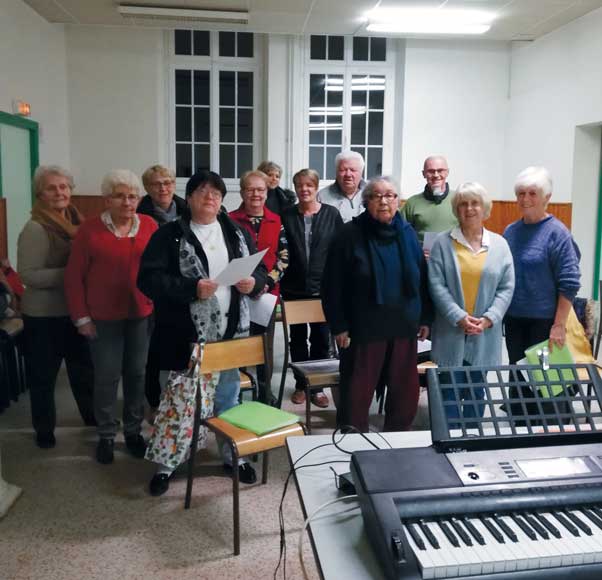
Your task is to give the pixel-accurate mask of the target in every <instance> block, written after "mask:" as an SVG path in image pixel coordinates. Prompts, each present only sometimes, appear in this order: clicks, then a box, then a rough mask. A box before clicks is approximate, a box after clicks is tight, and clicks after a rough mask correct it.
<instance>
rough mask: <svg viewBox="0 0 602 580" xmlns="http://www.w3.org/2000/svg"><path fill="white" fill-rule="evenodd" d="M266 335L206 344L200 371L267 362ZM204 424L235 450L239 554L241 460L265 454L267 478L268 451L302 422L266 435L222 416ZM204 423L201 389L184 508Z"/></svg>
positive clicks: (235, 517)
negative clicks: (248, 429)
mask: <svg viewBox="0 0 602 580" xmlns="http://www.w3.org/2000/svg"><path fill="white" fill-rule="evenodd" d="M266 350H267V349H266V338H265V335H259V336H251V337H248V338H237V339H232V340H223V341H220V342H213V343H207V344H206V345H205V350H204V353H203V360H202V362H201V372H203V373H210V372H217V371H222V370H227V369H232V368H237V367H250V366H257V365H261V364H264V362H265V359H266ZM205 425H206V426H207V427H208V428H209V429H210V430H211V431H213V432H214V433H215V435H216V436H218V437H220V438H222V439H224V440H225V441H226V442H227V443H228V445H229V446H230V449H231V452H232V466H233V469H232V498H233V509H232V511H233V524H234V554H235V555H236V556H238V554H240V507H239V487H240V481H239V477H238V459H239V458H241V457H246V456H249V455H257V454H261V455H262V478H261V483H262V484H265V483H267V480H268V451H270V450H272V449H276V448H278V447H283V446H284V444H285V441H286V438H287V437H291V436H298V435H304V434H305V432H304V429H303V426H302V425H300V424H299V423H295V424H294V425H291V426H288V427H284V428H282V429H277V430H276V431H272V432H270V433H266V434H265V435H261V436H259V435H256V434H255V433H252V432H251V431H247V430H245V429H240V428H239V427H235V426H234V425H232V424H230V423H227V422H226V421H223V420H222V419H220V418H219V417H212V418H210V419H207V420H206V421H205ZM200 426H201V405H200V392H198V391H197V401H196V410H195V415H194V428H193V434H192V443H191V449H190V458H189V460H188V482H187V486H186V500H185V503H184V507H185V509H189V508H190V500H191V497H192V484H193V473H194V460H195V455H196V448H197V442H198V438H199V430H200Z"/></svg>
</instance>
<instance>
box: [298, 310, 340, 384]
mask: <svg viewBox="0 0 602 580" xmlns="http://www.w3.org/2000/svg"><path fill="white" fill-rule="evenodd" d="M308 328H309V348H308V344H307V339H308V334H307V330H308ZM290 338H291V340H290V353H291V360H292V361H293V362H303V361H306V360H319V359H322V358H329V356H330V354H329V350H330V331H329V330H328V324H326V323H325V322H312V323H311V324H291V326H290ZM303 388H304V387H303V385H302V384H301V383H300V382H299V381H297V384H296V385H295V389H297V390H300V389H301V390H302V389H303ZM313 392H314V393H321V392H322V389H315V390H314V391H313Z"/></svg>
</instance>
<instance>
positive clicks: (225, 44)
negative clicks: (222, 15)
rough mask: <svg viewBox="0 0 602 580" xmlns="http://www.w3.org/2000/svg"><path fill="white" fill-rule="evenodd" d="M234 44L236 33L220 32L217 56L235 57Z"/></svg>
mask: <svg viewBox="0 0 602 580" xmlns="http://www.w3.org/2000/svg"><path fill="white" fill-rule="evenodd" d="M235 42H236V33H234V32H220V33H219V55H220V56H236V54H235V52H234V47H235V44H234V43H235Z"/></svg>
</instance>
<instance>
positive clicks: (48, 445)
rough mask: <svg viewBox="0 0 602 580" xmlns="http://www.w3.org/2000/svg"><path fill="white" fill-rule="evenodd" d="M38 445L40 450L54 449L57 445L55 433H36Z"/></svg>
mask: <svg viewBox="0 0 602 580" xmlns="http://www.w3.org/2000/svg"><path fill="white" fill-rule="evenodd" d="M36 443H37V445H38V447H39V448H40V449H52V448H53V447H54V446H55V445H56V439H55V438H54V433H42V432H40V433H36Z"/></svg>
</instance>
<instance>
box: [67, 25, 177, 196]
mask: <svg viewBox="0 0 602 580" xmlns="http://www.w3.org/2000/svg"><path fill="white" fill-rule="evenodd" d="M163 39H164V35H163V32H162V31H160V30H150V29H135V28H131V29H125V28H106V27H105V28H103V27H97V28H92V27H85V26H67V27H66V43H67V70H68V90H69V96H70V109H69V123H70V129H71V152H72V153H71V158H72V163H71V166H72V169H73V172H74V175H75V178H76V182H77V184H78V189H77V192H78V193H80V194H97V193H99V191H100V182H101V180H102V176H103V175H104V173H106V172H107V171H108V170H110V169H116V168H125V169H131V170H132V171H134V172H135V173H137V174H138V175H140V174H141V173H142V172H143V171H144V169H146V168H147V167H148V166H149V165H151V164H153V163H167V161H168V144H167V130H166V123H167V115H166V104H165V101H166V89H165V87H164V82H165V74H166V71H165V70H164V69H165V65H164V58H163Z"/></svg>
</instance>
